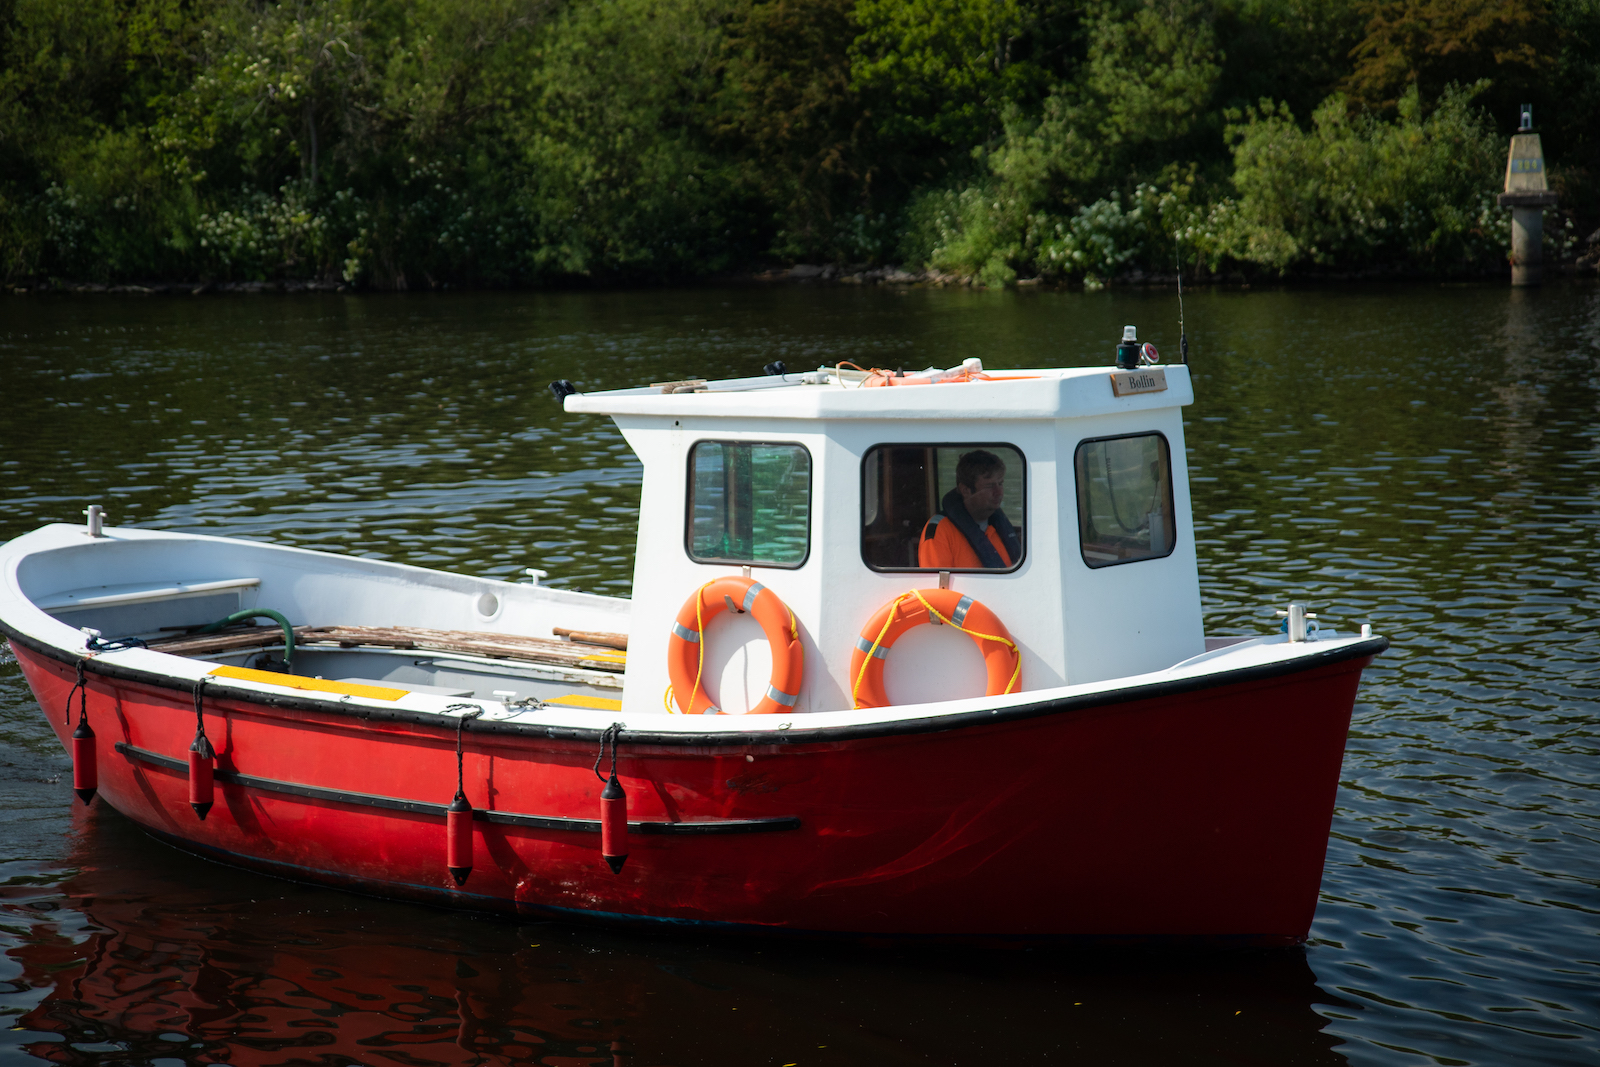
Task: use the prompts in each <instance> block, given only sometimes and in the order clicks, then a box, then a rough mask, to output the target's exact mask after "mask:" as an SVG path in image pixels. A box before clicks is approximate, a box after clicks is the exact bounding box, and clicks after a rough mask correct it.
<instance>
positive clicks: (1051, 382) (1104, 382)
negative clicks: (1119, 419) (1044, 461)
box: [566, 365, 1194, 420]
mask: <svg viewBox="0 0 1600 1067" xmlns="http://www.w3.org/2000/svg"><path fill="white" fill-rule="evenodd" d="M913 373H915V372H913ZM991 375H992V377H990V378H989V379H988V380H984V381H970V382H941V383H938V384H934V385H915V386H907V387H904V388H873V389H864V388H861V387H860V384H859V380H852V379H856V378H857V377H858V376H854V375H849V374H848V373H847V374H846V376H845V377H844V378H843V379H842V380H841V378H840V377H838V375H837V372H835V371H834V369H833V368H831V367H827V368H821V369H819V370H818V371H813V372H807V373H804V374H798V373H790V374H785V375H781V376H780V375H765V376H762V377H759V378H726V379H722V380H719V381H707V382H704V383H700V382H699V381H698V380H696V381H695V382H694V385H693V386H692V387H694V388H700V391H697V392H670V393H669V392H666V391H665V389H664V387H663V386H661V385H652V386H640V387H638V388H633V389H609V390H605V391H603V392H595V393H574V394H572V395H571V396H568V397H567V398H566V410H567V411H570V412H581V413H589V414H597V415H624V416H647V417H648V416H659V417H664V418H683V417H685V416H688V417H691V418H729V419H733V418H738V419H808V420H816V419H984V420H992V419H1070V418H1083V417H1086V416H1091V415H1109V414H1116V413H1121V412H1127V411H1141V410H1150V409H1153V408H1170V407H1179V406H1182V405H1186V404H1191V403H1193V402H1194V389H1193V387H1192V385H1191V383H1190V380H1189V368H1188V367H1186V366H1183V365H1175V366H1169V367H1149V368H1143V369H1141V370H1138V371H1119V370H1117V369H1116V368H1114V367H1073V368H1053V369H1044V370H1007V371H993V372H991ZM1130 375H1133V376H1140V375H1142V376H1144V378H1145V379H1147V380H1145V381H1141V382H1140V384H1142V385H1145V386H1147V387H1149V386H1150V385H1151V383H1155V384H1158V385H1161V386H1163V387H1162V388H1159V389H1156V388H1150V389H1149V391H1141V392H1134V393H1132V394H1130V395H1126V396H1118V395H1117V393H1116V391H1114V389H1113V379H1114V378H1122V379H1124V384H1123V386H1122V388H1123V390H1124V391H1126V389H1127V385H1126V379H1127V378H1128V376H1130ZM672 384H673V385H676V384H678V383H672ZM702 385H703V388H701V387H702Z"/></svg>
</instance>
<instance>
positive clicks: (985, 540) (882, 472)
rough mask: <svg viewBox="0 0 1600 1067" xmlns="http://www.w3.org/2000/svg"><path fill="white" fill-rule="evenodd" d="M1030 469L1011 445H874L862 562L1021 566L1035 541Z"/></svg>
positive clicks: (943, 567) (865, 463)
mask: <svg viewBox="0 0 1600 1067" xmlns="http://www.w3.org/2000/svg"><path fill="white" fill-rule="evenodd" d="M1027 473H1028V472H1027V463H1026V461H1025V460H1024V459H1023V456H1022V453H1021V452H1020V451H1018V450H1017V449H1016V448H1015V447H1014V446H1012V445H1006V444H982V443H973V444H954V445H952V444H931V445H924V444H886V445H878V446H876V447H874V448H871V449H868V451H867V454H866V457H865V458H864V459H863V460H862V461H861V559H862V561H863V562H865V563H866V565H867V566H868V567H870V568H872V569H873V570H875V571H1009V570H1015V569H1016V568H1017V567H1019V566H1021V564H1022V557H1023V555H1024V553H1025V551H1026V546H1027V537H1026V530H1027V522H1026V518H1027ZM964 482H965V483H967V484H965V485H964V484H963V483H964Z"/></svg>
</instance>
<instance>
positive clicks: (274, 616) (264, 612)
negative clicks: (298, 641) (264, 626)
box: [189, 608, 294, 674]
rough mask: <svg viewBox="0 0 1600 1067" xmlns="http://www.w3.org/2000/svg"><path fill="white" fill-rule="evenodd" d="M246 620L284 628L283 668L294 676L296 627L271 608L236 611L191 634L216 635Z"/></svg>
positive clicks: (192, 631)
mask: <svg viewBox="0 0 1600 1067" xmlns="http://www.w3.org/2000/svg"><path fill="white" fill-rule="evenodd" d="M246 619H271V620H272V621H273V622H275V623H277V624H278V625H279V626H281V627H283V666H284V668H285V669H286V670H287V671H288V673H290V674H293V673H294V627H293V626H291V625H289V620H288V619H286V618H284V617H283V616H282V615H280V614H279V613H278V612H276V611H273V610H272V609H271V608H247V609H246V610H244V611H236V612H234V613H233V614H232V615H229V616H228V617H227V618H226V619H218V620H217V621H216V622H213V623H207V624H206V625H204V626H202V627H200V628H199V629H197V630H191V631H189V632H190V633H195V634H214V633H216V632H217V631H218V630H220V629H222V628H223V627H224V626H232V625H233V624H234V623H236V622H244V620H246Z"/></svg>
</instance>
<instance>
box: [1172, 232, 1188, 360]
mask: <svg viewBox="0 0 1600 1067" xmlns="http://www.w3.org/2000/svg"><path fill="white" fill-rule="evenodd" d="M1172 261H1173V262H1174V263H1175V264H1177V267H1178V351H1179V352H1181V353H1183V365H1184V366H1185V367H1187V366H1188V365H1189V335H1188V334H1187V333H1185V332H1184V330H1183V256H1182V253H1181V252H1180V251H1179V250H1178V248H1177V242H1176V241H1174V242H1173V249H1172Z"/></svg>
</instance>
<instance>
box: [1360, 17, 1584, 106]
mask: <svg viewBox="0 0 1600 1067" xmlns="http://www.w3.org/2000/svg"><path fill="white" fill-rule="evenodd" d="M1362 10H1363V12H1364V13H1365V14H1366V15H1367V16H1368V17H1367V24H1366V35H1365V36H1364V37H1363V38H1362V39H1361V42H1360V43H1359V44H1357V45H1356V47H1355V49H1354V50H1353V51H1352V52H1351V58H1352V59H1354V60H1355V69H1354V70H1353V71H1351V73H1350V75H1349V77H1348V78H1346V79H1345V86H1346V88H1347V90H1348V91H1349V93H1350V94H1351V95H1352V96H1353V97H1354V98H1355V99H1356V100H1357V101H1359V102H1361V103H1364V104H1366V105H1367V106H1369V107H1374V108H1380V109H1384V110H1390V111H1392V110H1393V109H1394V108H1395V107H1396V105H1397V104H1398V103H1399V100H1400V98H1401V97H1402V96H1403V95H1404V94H1405V92H1406V89H1407V87H1409V86H1413V85H1414V86H1416V87H1417V91H1418V93H1419V94H1420V96H1421V98H1422V100H1423V102H1424V103H1430V102H1432V101H1433V100H1435V99H1437V98H1438V97H1439V95H1440V94H1441V93H1442V92H1443V91H1444V87H1445V86H1446V85H1448V84H1451V83H1455V84H1457V85H1473V84H1475V83H1477V82H1478V81H1479V80H1480V79H1485V78H1487V79H1491V80H1492V81H1493V82H1494V83H1495V87H1496V89H1497V90H1500V91H1498V92H1496V93H1495V99H1496V100H1498V101H1500V102H1504V101H1505V100H1506V99H1507V98H1508V97H1509V96H1512V95H1515V93H1516V92H1519V91H1522V90H1524V89H1526V87H1528V86H1529V85H1530V83H1532V81H1533V80H1534V79H1536V78H1537V77H1538V76H1540V75H1541V74H1543V73H1545V72H1546V71H1548V70H1549V69H1550V67H1551V65H1552V63H1553V50H1552V49H1551V48H1550V47H1549V45H1550V44H1552V43H1553V41H1554V34H1553V33H1552V32H1551V27H1550V24H1549V10H1548V8H1547V7H1546V5H1545V2H1544V0H1369V2H1368V3H1366V4H1365V5H1364V6H1363V8H1362ZM1497 110H1498V109H1497Z"/></svg>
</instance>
